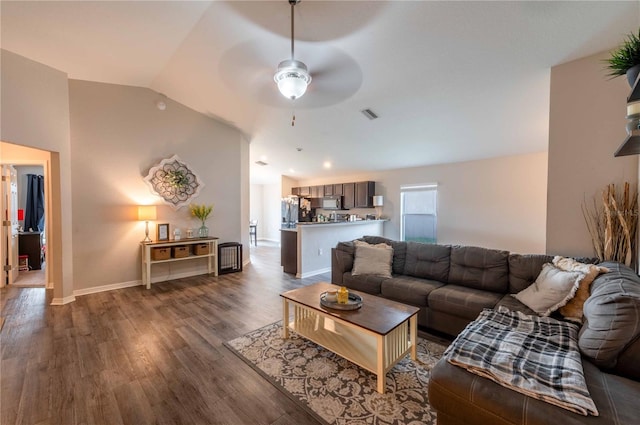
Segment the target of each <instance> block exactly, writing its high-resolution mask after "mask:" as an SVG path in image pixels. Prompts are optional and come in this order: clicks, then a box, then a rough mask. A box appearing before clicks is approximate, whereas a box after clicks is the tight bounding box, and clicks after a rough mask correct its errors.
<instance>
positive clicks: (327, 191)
mask: <svg viewBox="0 0 640 425" xmlns="http://www.w3.org/2000/svg"><path fill="white" fill-rule="evenodd" d="M332 195H333V185H332V184H325V185H324V196H332Z"/></svg>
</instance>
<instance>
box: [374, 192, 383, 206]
mask: <svg viewBox="0 0 640 425" xmlns="http://www.w3.org/2000/svg"><path fill="white" fill-rule="evenodd" d="M373 206H374V207H382V206H384V198H383V197H382V195H376V196H374V197H373Z"/></svg>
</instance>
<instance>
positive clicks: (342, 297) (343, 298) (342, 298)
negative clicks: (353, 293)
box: [338, 286, 349, 304]
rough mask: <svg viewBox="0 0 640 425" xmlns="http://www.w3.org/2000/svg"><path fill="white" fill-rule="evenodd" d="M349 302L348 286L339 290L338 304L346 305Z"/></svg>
mask: <svg viewBox="0 0 640 425" xmlns="http://www.w3.org/2000/svg"><path fill="white" fill-rule="evenodd" d="M347 302H349V290H348V289H347V287H346V286H341V287H340V289H339V290H338V304H346V303H347Z"/></svg>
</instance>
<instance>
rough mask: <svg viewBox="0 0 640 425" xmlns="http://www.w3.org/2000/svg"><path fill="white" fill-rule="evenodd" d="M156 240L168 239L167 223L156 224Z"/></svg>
mask: <svg viewBox="0 0 640 425" xmlns="http://www.w3.org/2000/svg"><path fill="white" fill-rule="evenodd" d="M156 235H157V238H156V240H157V241H158V242H161V241H168V240H169V223H162V224H158V226H157V232H156Z"/></svg>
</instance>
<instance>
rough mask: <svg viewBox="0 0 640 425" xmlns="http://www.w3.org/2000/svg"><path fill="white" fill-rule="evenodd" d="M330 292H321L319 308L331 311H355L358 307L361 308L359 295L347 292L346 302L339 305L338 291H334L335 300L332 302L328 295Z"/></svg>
mask: <svg viewBox="0 0 640 425" xmlns="http://www.w3.org/2000/svg"><path fill="white" fill-rule="evenodd" d="M345 289H346V288H345ZM330 291H332V290H329V291H327V292H323V293H322V294H320V305H321V306H323V307H326V308H330V309H332V310H345V311H348V310H357V309H359V308H360V307H362V297H361V296H360V295H358V294H356V293H353V292H349V291H347V292H348V294H347V302H345V303H340V301H339V299H338V297H339V294H340V291H335V290H334V291H335V292H336V299H335V300H334V301H331V295H330V294H329V292H330Z"/></svg>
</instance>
